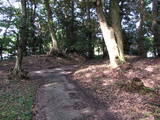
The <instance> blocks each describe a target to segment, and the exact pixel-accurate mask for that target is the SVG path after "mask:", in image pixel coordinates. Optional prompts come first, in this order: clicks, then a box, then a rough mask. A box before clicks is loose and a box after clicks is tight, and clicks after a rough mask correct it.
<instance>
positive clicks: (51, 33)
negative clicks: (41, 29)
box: [44, 0, 59, 55]
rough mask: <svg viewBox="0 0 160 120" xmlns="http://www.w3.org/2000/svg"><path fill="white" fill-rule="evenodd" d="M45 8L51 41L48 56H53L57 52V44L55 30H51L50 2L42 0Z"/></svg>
mask: <svg viewBox="0 0 160 120" xmlns="http://www.w3.org/2000/svg"><path fill="white" fill-rule="evenodd" d="M44 4H45V8H46V11H47V18H48V28H49V32H50V35H51V39H52V48H51V49H50V52H49V55H54V54H57V53H58V52H59V49H58V44H57V40H56V35H55V29H54V28H53V18H52V10H51V6H50V0H44Z"/></svg>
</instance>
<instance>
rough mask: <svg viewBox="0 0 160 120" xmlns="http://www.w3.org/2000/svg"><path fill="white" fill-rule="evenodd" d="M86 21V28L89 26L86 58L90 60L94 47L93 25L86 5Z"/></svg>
mask: <svg viewBox="0 0 160 120" xmlns="http://www.w3.org/2000/svg"><path fill="white" fill-rule="evenodd" d="M87 3H89V0H88V1H87ZM87 17H88V18H87V19H88V26H89V28H90V29H89V30H88V58H89V59H92V58H93V57H94V45H93V34H94V33H93V31H92V29H93V27H92V26H93V25H92V23H91V12H90V7H89V5H87Z"/></svg>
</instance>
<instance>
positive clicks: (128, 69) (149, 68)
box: [0, 55, 160, 120]
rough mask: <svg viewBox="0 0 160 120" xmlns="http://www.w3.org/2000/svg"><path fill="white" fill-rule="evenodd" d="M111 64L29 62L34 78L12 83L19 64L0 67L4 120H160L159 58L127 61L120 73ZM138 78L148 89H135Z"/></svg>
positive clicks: (41, 59)
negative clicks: (133, 83)
mask: <svg viewBox="0 0 160 120" xmlns="http://www.w3.org/2000/svg"><path fill="white" fill-rule="evenodd" d="M75 58H76V59H75ZM106 61H107V60H92V61H87V62H84V59H83V57H80V56H76V55H74V56H71V58H70V59H68V58H61V57H55V58H52V57H48V58H46V57H45V56H32V57H26V58H25V60H24V68H25V70H27V71H30V72H29V77H30V79H28V80H21V81H17V80H8V79H7V75H8V71H9V69H10V68H11V67H13V65H14V60H7V61H3V62H0V119H1V120H30V119H32V118H33V119H38V120H46V119H48V120H53V118H52V117H53V115H55V116H54V117H55V120H62V119H63V120H160V74H159V72H160V59H140V58H137V57H128V62H127V63H125V64H123V65H121V66H120V67H119V68H116V69H111V68H109V66H107V65H106ZM134 78H138V79H140V80H142V81H143V83H144V85H145V86H146V87H144V88H140V89H137V88H131V86H130V85H129V83H130V81H131V80H132V79H134ZM53 91H54V92H53ZM55 96H56V97H55ZM53 113H54V114H53Z"/></svg>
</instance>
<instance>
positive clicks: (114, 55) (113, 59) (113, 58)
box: [96, 0, 123, 67]
mask: <svg viewBox="0 0 160 120" xmlns="http://www.w3.org/2000/svg"><path fill="white" fill-rule="evenodd" d="M96 12H97V15H98V19H99V24H100V27H101V30H102V34H103V37H104V41H105V44H106V46H107V50H108V53H109V58H110V64H111V66H112V67H117V66H118V63H119V62H123V61H122V60H121V55H120V53H119V50H118V43H117V42H116V38H115V34H114V28H113V27H109V25H108V24H107V20H106V18H105V15H104V12H103V4H102V1H101V0H97V1H96Z"/></svg>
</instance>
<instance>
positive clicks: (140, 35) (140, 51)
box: [138, 0, 146, 57]
mask: <svg viewBox="0 0 160 120" xmlns="http://www.w3.org/2000/svg"><path fill="white" fill-rule="evenodd" d="M138 3H139V13H140V20H139V22H140V23H139V26H138V46H139V47H138V54H139V55H141V56H143V57H145V56H146V51H145V45H144V41H145V40H144V34H145V33H144V22H145V1H144V0H139V1H138Z"/></svg>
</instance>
